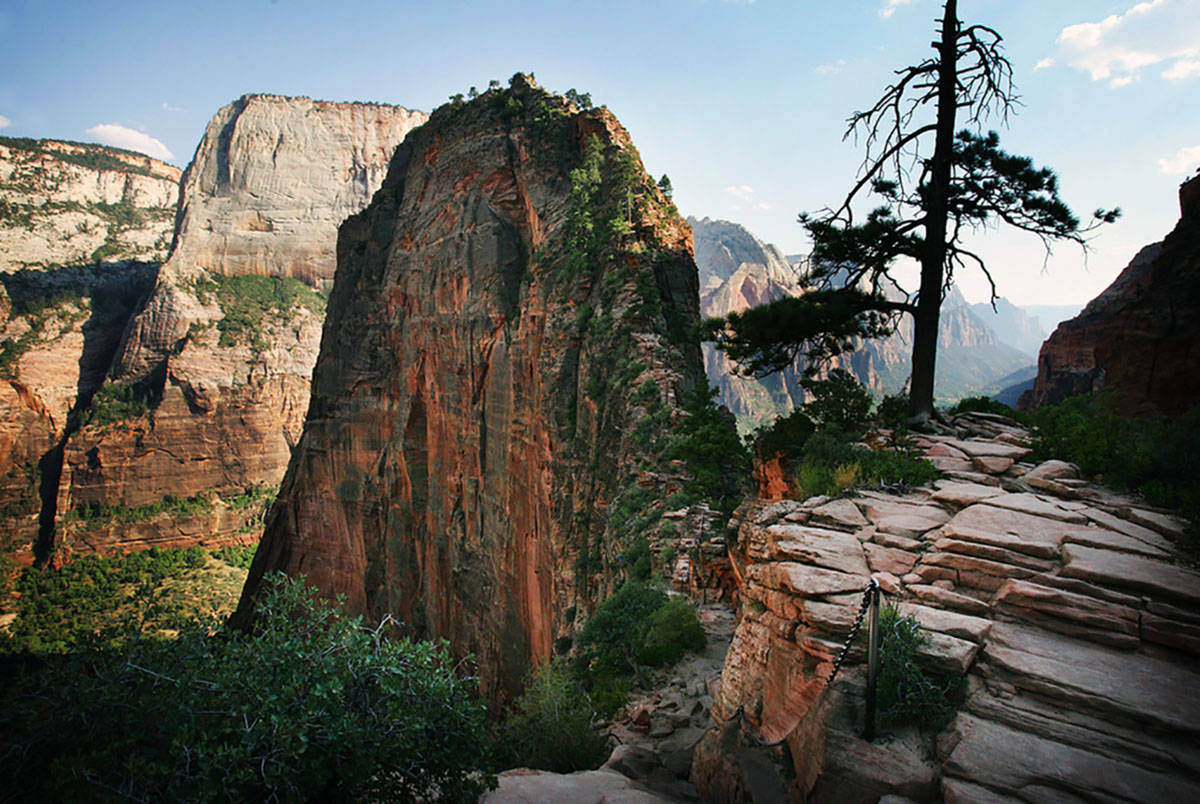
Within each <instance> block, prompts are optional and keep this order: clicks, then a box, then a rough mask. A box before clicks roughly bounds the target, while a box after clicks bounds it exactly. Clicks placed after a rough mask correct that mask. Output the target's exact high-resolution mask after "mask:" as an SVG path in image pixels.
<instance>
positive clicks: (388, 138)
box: [55, 95, 426, 551]
mask: <svg viewBox="0 0 1200 804" xmlns="http://www.w3.org/2000/svg"><path fill="white" fill-rule="evenodd" d="M425 118H426V115H424V114H423V113H421V112H414V111H410V110H408V109H404V108H402V107H398V106H383V105H378V104H362V103H326V102H322V101H313V100H309V99H308V98H285V97H279V96H273V95H247V96H244V97H242V98H240V99H238V100H237V101H235V102H234V103H232V104H230V105H229V106H226V107H224V108H223V109H221V110H220V111H219V112H217V114H216V115H215V116H214V117H213V119H212V121H211V122H210V123H209V126H208V128H207V130H206V131H205V134H204V137H203V139H202V140H201V141H200V144H199V146H198V147H197V149H196V155H195V157H194V158H193V160H192V163H191V165H189V167H188V169H187V171H186V172H185V174H184V176H183V182H182V191H181V200H180V203H179V215H178V218H177V220H176V224H175V228H176V233H175V240H174V249H173V251H172V253H171V257H170V259H169V260H168V261H167V263H166V264H165V265H163V267H162V269H161V271H160V272H159V276H158V279H157V283H156V285H155V287H154V290H153V293H152V294H151V296H150V298H149V300H148V301H147V302H146V303H145V305H144V306H143V307H142V309H141V311H140V312H139V313H138V315H137V316H136V317H135V318H134V320H133V321H132V322H131V323H130V325H129V328H128V332H127V334H126V336H125V340H124V342H123V344H122V346H121V349H120V351H119V353H118V356H117V358H116V360H115V363H114V365H113V368H112V372H111V374H112V376H113V381H112V382H110V383H109V385H107V386H106V387H105V388H104V390H103V391H102V392H101V394H100V395H98V397H97V400H96V402H95V403H94V404H93V405H92V409H91V410H90V411H89V412H88V415H87V416H86V417H83V418H82V420H81V423H82V424H83V426H82V428H81V429H80V430H79V431H78V432H77V433H75V434H74V435H73V436H72V437H71V438H70V441H69V443H68V444H67V445H66V449H65V463H64V468H63V476H62V484H61V487H60V488H59V489H58V494H57V502H56V508H57V526H58V527H57V534H56V537H55V544H56V546H57V547H59V548H61V549H63V550H67V551H69V550H72V549H83V550H100V551H110V550H124V549H130V548H134V547H141V546H145V545H148V544H177V545H185V544H192V543H196V542H201V541H213V540H214V539H215V540H221V539H229V538H231V537H233V536H238V538H243V539H246V538H250V539H252V538H254V537H255V536H256V531H257V528H258V527H259V525H258V522H257V517H258V516H260V515H261V511H260V510H258V509H259V508H260V507H261V504H262V498H263V497H264V496H269V491H270V490H271V489H272V488H273V487H274V486H276V485H277V484H278V483H279V480H280V478H281V477H282V475H283V471H284V469H285V467H286V465H287V461H288V458H289V456H290V453H291V447H292V446H293V445H294V444H295V442H296V440H297V439H298V438H299V434H300V427H301V424H302V421H303V416H304V411H305V409H306V408H307V406H308V392H309V378H310V376H311V373H312V367H313V364H314V363H315V362H316V355H317V347H318V344H319V338H320V328H321V322H322V320H323V318H324V308H325V298H324V295H323V291H324V290H325V289H326V288H327V287H328V285H329V282H330V281H331V279H332V276H333V270H334V264H335V258H334V246H335V237H336V230H337V226H338V224H339V223H340V222H341V221H342V220H343V219H344V218H345V217H346V216H348V215H349V214H351V213H353V212H356V211H358V210H360V209H362V208H363V207H365V206H366V204H367V203H368V202H369V201H370V199H371V196H372V194H373V193H374V192H375V190H376V189H378V187H379V185H380V184H381V183H382V180H383V175H384V172H385V170H386V166H387V163H388V160H389V159H390V157H391V154H392V152H393V150H394V149H395V147H396V145H397V144H398V143H399V142H400V141H401V140H402V139H403V138H404V136H405V134H406V133H407V132H408V131H410V130H411V129H412V128H414V127H416V126H418V125H420V124H421V123H422V122H423V121H424V120H425ZM247 499H254V500H257V501H258V503H257V506H253V505H252V506H247V505H244V504H243V503H244V502H245V500H247Z"/></svg>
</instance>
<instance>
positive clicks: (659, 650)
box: [637, 597, 706, 667]
mask: <svg viewBox="0 0 1200 804" xmlns="http://www.w3.org/2000/svg"><path fill="white" fill-rule="evenodd" d="M647 626H648V627H647V629H646V635H645V636H644V637H642V644H641V646H640V647H639V648H638V652H637V660H638V662H640V663H641V664H645V665H649V666H650V667H667V666H670V665H673V664H675V663H676V662H677V661H679V660H680V659H682V658H683V654H684V653H686V652H688V651H699V650H704V644H705V642H706V638H705V636H704V627H703V626H702V625H700V620H699V619H698V618H697V617H696V610H695V609H693V608H692V606H691V604H690V603H688V602H687V600H685V599H683V598H681V597H676V598H672V599H671V600H668V601H667V602H666V603H664V604H663V605H661V606H659V607H658V609H657V610H655V612H654V613H653V614H651V615H650V618H649V620H648V621H647Z"/></svg>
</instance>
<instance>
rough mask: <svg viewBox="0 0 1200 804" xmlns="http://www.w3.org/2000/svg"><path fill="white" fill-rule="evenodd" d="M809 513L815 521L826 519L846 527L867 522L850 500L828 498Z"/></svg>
mask: <svg viewBox="0 0 1200 804" xmlns="http://www.w3.org/2000/svg"><path fill="white" fill-rule="evenodd" d="M811 513H812V518H813V519H814V520H816V521H819V522H820V521H827V522H831V523H833V524H834V525H841V526H843V527H847V528H861V527H863V526H864V525H866V524H867V518H866V517H865V516H863V514H862V511H860V510H858V506H857V505H855V504H854V503H853V502H851V501H850V500H844V499H843V500H830V501H829V502H827V503H825V504H824V505H819V506H817V507H816V508H814V509H812V512H811Z"/></svg>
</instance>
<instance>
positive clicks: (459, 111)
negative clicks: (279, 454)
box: [240, 74, 703, 697]
mask: <svg viewBox="0 0 1200 804" xmlns="http://www.w3.org/2000/svg"><path fill="white" fill-rule="evenodd" d="M696 299H697V278H696V268H695V264H694V262H693V258H692V245H691V233H690V231H689V229H688V227H687V225H686V223H685V222H684V221H683V219H682V218H680V217H679V215H678V213H677V212H676V211H675V208H674V205H672V204H670V202H669V201H668V200H667V199H666V198H665V197H664V196H663V195H662V194H661V192H660V191H659V189H658V188H657V186H656V185H655V184H654V182H653V181H652V180H651V179H650V178H649V177H647V176H646V175H645V172H644V170H643V168H642V166H641V164H640V160H639V159H638V157H637V152H636V150H635V149H634V148H633V145H632V143H631V142H630V139H629V135H628V134H627V133H626V132H625V130H624V129H623V128H622V127H621V126H620V124H619V123H618V122H617V121H616V119H615V118H614V117H613V116H612V114H611V113H609V112H608V111H607V110H605V109H582V110H581V109H579V108H577V107H576V106H574V105H573V104H571V103H570V102H568V101H567V100H565V99H563V98H561V97H558V96H554V95H551V94H549V93H546V92H545V91H543V90H541V89H539V88H538V87H537V86H536V85H535V84H533V83H532V80H531V79H528V78H526V77H525V76H522V75H519V74H518V75H517V76H514V78H513V81H512V85H511V88H510V89H507V90H499V89H496V90H491V91H488V92H486V93H484V94H483V95H481V96H480V97H479V98H478V99H475V100H472V101H471V102H469V103H466V104H462V103H458V104H450V105H447V106H444V107H442V108H441V109H439V110H437V111H436V112H435V113H434V114H433V116H432V117H431V119H430V121H429V122H428V123H427V124H426V125H425V126H423V127H422V128H420V129H418V130H416V131H414V132H412V133H411V134H410V135H409V136H408V138H407V139H406V140H405V142H404V143H403V145H401V147H400V148H399V149H398V150H397V151H396V155H395V157H394V159H393V160H392V164H391V167H390V169H389V172H388V177H387V180H386V181H385V182H384V185H383V188H382V189H381V190H380V192H379V193H378V194H377V195H376V197H375V200H374V202H373V203H372V204H371V206H370V207H369V208H368V209H367V210H366V211H364V212H363V213H361V214H359V215H356V216H354V217H352V218H350V219H349V220H347V221H346V223H344V224H343V225H342V228H341V230H340V233H339V238H338V268H337V275H336V279H335V282H334V287H333V291H332V294H331V296H330V300H329V315H328V317H327V319H326V322H325V328H324V333H323V336H322V344H321V352H320V357H319V358H318V361H317V366H316V370H315V373H314V376H313V386H312V389H313V397H312V403H311V406H310V408H309V412H308V417H307V420H306V422H305V425H304V433H303V436H302V437H301V439H300V442H299V444H298V446H297V447H296V450H295V451H294V453H293V456H292V461H291V463H290V465H289V467H288V472H287V475H286V477H285V479H284V482H283V486H282V488H281V490H280V493H279V497H278V499H277V501H276V503H275V504H274V506H273V507H272V509H271V512H270V514H269V516H268V522H267V528H266V533H265V535H264V538H263V541H262V543H261V545H260V547H259V550H258V553H257V555H256V556H255V560H254V564H253V566H252V568H251V572H250V578H249V580H248V582H247V586H246V590H245V592H244V593H243V599H242V604H241V608H240V616H243V617H244V616H246V615H247V612H248V611H249V608H250V606H251V603H252V601H253V598H254V595H255V594H256V592H257V590H258V589H259V588H260V586H261V583H262V578H263V575H264V573H266V572H268V571H272V570H283V571H285V572H287V573H290V574H301V573H302V574H305V575H306V576H307V578H308V580H309V581H310V582H311V583H314V584H315V585H317V586H318V587H319V588H321V589H322V590H323V591H324V592H325V593H327V594H330V595H332V594H342V595H345V596H346V605H347V606H348V608H349V609H351V610H352V611H355V612H361V613H365V614H366V615H368V616H369V617H370V618H371V619H373V620H376V621H378V619H379V618H381V617H383V616H385V615H392V616H394V617H395V618H396V620H397V621H398V623H399V624H400V626H401V628H402V629H404V630H405V632H406V633H408V634H411V635H413V636H417V637H426V636H435V635H436V636H442V637H445V638H447V639H449V640H450V642H451V644H452V645H453V647H454V649H455V651H456V652H457V653H459V654H460V655H461V654H466V653H470V654H473V655H474V657H475V660H476V662H477V663H478V667H479V671H480V674H481V677H482V686H483V690H484V692H485V694H487V695H489V696H490V697H502V696H503V695H505V694H511V693H513V692H515V691H516V690H517V689H519V686H520V683H521V681H522V678H523V676H524V674H525V672H526V670H527V668H528V666H529V664H530V662H531V661H540V660H545V659H547V658H549V656H550V655H551V652H552V650H554V649H556V648H557V649H558V650H565V649H566V647H569V644H570V638H569V637H570V634H571V632H572V630H573V623H575V622H576V621H582V619H583V617H584V616H585V615H586V613H587V612H588V611H590V610H591V608H592V607H593V606H594V604H595V603H596V602H597V600H599V599H600V598H601V597H602V596H603V595H604V594H606V593H607V592H608V591H611V583H612V580H611V579H612V578H613V577H614V576H615V575H616V574H617V572H616V567H617V565H618V564H619V562H620V559H621V556H620V553H621V551H622V550H623V549H625V548H627V547H628V546H629V539H632V538H634V536H636V535H638V534H637V533H629V534H626V533H624V532H622V531H621V529H620V527H619V521H618V520H619V517H618V515H617V513H616V512H617V511H618V510H619V509H622V508H624V507H625V506H624V504H618V502H619V501H622V500H627V499H632V497H629V496H627V495H637V494H640V493H642V492H646V493H647V496H649V497H651V498H653V499H659V498H662V497H665V496H667V493H666V492H667V489H666V488H664V483H665V482H666V481H665V479H666V478H667V476H668V475H669V474H670V473H671V472H672V471H673V468H672V467H671V466H670V465H667V464H669V461H666V460H665V459H664V458H663V454H662V443H663V441H664V440H665V439H666V438H667V437H669V436H670V434H671V432H672V429H673V427H674V424H675V423H676V422H677V421H679V420H680V417H682V416H684V415H685V414H684V413H683V412H682V411H681V409H680V408H681V400H682V398H683V396H684V395H685V394H686V393H687V392H688V391H689V390H691V389H694V388H695V387H696V386H697V385H700V384H702V383H703V373H702V368H701V360H700V351H699V345H698V344H697V343H696V342H695V340H694V336H693V335H692V334H691V333H692V330H691V327H692V326H693V325H694V323H695V322H696V321H697V318H698V310H697V302H696ZM651 411H657V414H655V415H656V417H654V416H652V414H651ZM639 425H642V426H641V427H639ZM668 485H669V484H668Z"/></svg>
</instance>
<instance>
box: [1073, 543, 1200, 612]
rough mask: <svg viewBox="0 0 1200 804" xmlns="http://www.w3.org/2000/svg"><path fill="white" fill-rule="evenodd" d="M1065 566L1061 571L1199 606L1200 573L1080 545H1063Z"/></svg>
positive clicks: (1139, 557) (1089, 579)
mask: <svg viewBox="0 0 1200 804" xmlns="http://www.w3.org/2000/svg"><path fill="white" fill-rule="evenodd" d="M1063 557H1064V558H1065V559H1066V565H1065V566H1064V567H1063V568H1062V570H1061V574H1062V575H1063V576H1064V577H1067V578H1082V579H1083V580H1085V581H1091V582H1092V583H1101V584H1106V585H1109V586H1115V587H1118V588H1121V589H1134V590H1137V591H1139V592H1147V593H1149V594H1151V595H1154V596H1156V597H1169V598H1174V599H1176V600H1183V601H1186V602H1188V603H1190V604H1192V605H1193V606H1195V605H1200V574H1198V573H1196V572H1194V571H1192V570H1189V569H1184V568H1183V567H1177V566H1174V565H1172V564H1167V563H1164V562H1162V561H1155V560H1154V559H1151V558H1143V557H1141V556H1136V555H1130V554H1128V553H1116V552H1113V551H1112V550H1098V549H1096V548H1093V547H1084V546H1083V545H1078V544H1068V545H1066V546H1065V547H1064V548H1063Z"/></svg>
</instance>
